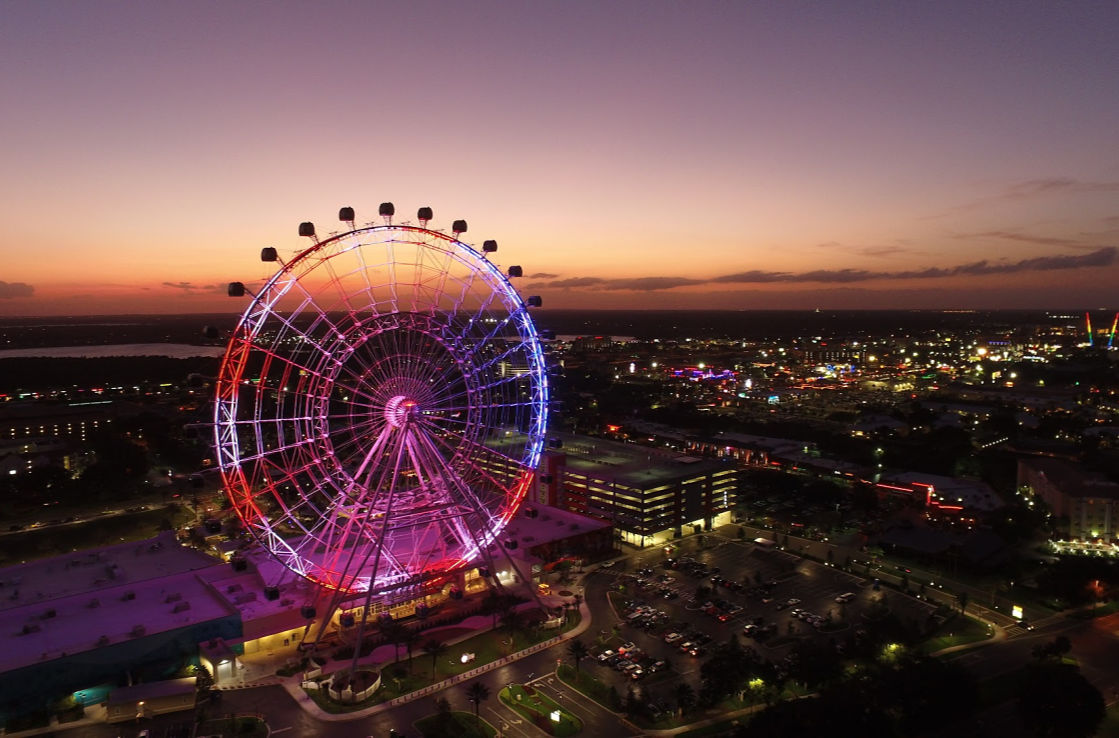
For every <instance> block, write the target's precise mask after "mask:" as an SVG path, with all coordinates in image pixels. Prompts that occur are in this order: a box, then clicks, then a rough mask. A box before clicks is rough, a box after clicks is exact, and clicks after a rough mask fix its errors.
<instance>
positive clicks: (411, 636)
mask: <svg viewBox="0 0 1119 738" xmlns="http://www.w3.org/2000/svg"><path fill="white" fill-rule="evenodd" d="M400 642H401V643H402V644H404V648H405V649H407V651H408V673H409V674H411V673H412V647H413V646H415V645H416V644H417V643H419V642H420V634H419V633H418V632H417V631H415V630H412V629H411V628H406V629H405V630H404V632H403V633H401V634H400Z"/></svg>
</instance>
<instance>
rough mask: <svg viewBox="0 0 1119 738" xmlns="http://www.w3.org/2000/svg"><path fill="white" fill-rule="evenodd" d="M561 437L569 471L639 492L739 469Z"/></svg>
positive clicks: (712, 461) (728, 464) (640, 448)
mask: <svg viewBox="0 0 1119 738" xmlns="http://www.w3.org/2000/svg"><path fill="white" fill-rule="evenodd" d="M560 437H561V438H562V440H563V448H562V449H556V452H557V453H562V454H564V455H565V456H566V467H567V469H568V470H569V471H574V472H577V473H581V474H586V475H588V476H593V477H596V478H599V479H610V480H613V481H616V482H619V483H621V484H624V485H626V486H628V487H633V488H636V489H649V488H652V487H658V486H660V485H663V484H672V483H674V482H679V481H683V480H686V479H692V478H694V477H703V476H707V475H709V474H713V473H715V472H720V471H728V470H733V469H735V468H736V467H735V465H734V464H733V463H731V462H726V461H718V460H715V459H702V458H699V457H696V456H688V455H686V454H679V453H675V452H672V451H668V450H666V449H657V448H652V447H649V446H638V445H636V444H628V443H618V442H616V441H607V440H604V439H601V438H589V437H586V436H560Z"/></svg>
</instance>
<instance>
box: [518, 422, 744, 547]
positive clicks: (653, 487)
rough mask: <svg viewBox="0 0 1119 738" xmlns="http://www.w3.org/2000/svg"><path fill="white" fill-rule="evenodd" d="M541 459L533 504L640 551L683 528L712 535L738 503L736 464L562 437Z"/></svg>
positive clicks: (645, 448)
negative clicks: (580, 518) (583, 521)
mask: <svg viewBox="0 0 1119 738" xmlns="http://www.w3.org/2000/svg"><path fill="white" fill-rule="evenodd" d="M555 442H556V443H557V444H558V447H554V448H552V449H550V450H549V452H548V453H546V454H545V455H544V458H543V459H542V461H541V464H540V471H539V475H538V482H539V489H538V497H537V501H538V502H540V503H543V504H548V505H551V506H553V507H558V508H561V509H564V510H570V511H571V512H575V513H579V514H580V515H586V516H589V517H592V518H598V519H600V520H606V521H609V522H610V523H612V524H613V527H614V530H615V531H616V534H617V536H618V537H619V538H620V539H621V540H623V541H625V542H627V543H631V544H634V545H638V546H644V545H646V544H652V543H654V542H664V541H667V540H671V539H672V538H677V537H679V536H681V535H682V534H683V533H684V529H685V527H686V526H694V529H705V530H706V529H710V528H711V527H712V526H713V525H715V524H716V523H717V522H720V521H717V520H716V519H717V518H719V516H721V515H725V520H726V522H729V521H730V511H731V510H732V509H733V508H734V506H735V504H736V503H737V501H738V494H739V483H740V480H739V467H738V464H736V463H735V462H734V461H723V460H713V459H701V458H698V457H696V456H688V455H684V454H680V453H676V452H672V451H667V450H663V449H658V448H651V447H648V446H637V445H633V444H626V443H616V442H613V441H606V440H603V439H600V438H589V437H585V436H570V435H569V436H561V437H558V438H557V439H556V441H555Z"/></svg>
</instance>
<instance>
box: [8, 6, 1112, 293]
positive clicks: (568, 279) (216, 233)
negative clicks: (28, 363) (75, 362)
mask: <svg viewBox="0 0 1119 738" xmlns="http://www.w3.org/2000/svg"><path fill="white" fill-rule="evenodd" d="M1116 29H1119V3H1117V2H1105V1H1099V2H1075V1H1072V2H1051V1H1050V2H1026V1H1023V2H1018V1H1015V2H1001V1H996V0H982V1H969V2H866V3H863V2H812V3H809V2H777V1H774V2H747V1H745V0H742V1H736V2H730V1H720V2H679V1H674V2H657V1H655V0H645V1H642V2H625V1H612V2H601V1H598V0H594V1H586V2H584V1H582V0H578V1H574V0H569V1H567V2H543V1H541V2H509V1H508V0H504V1H502V2H442V3H438V2H399V3H388V2H383V3H382V2H330V1H325V2H310V1H307V2H284V1H279V2H236V1H233V2H231V1H230V0H214V1H213V2H192V1H185V2H147V1H137V2H114V1H112V0H95V1H92V2H84V1H81V0H71V1H69V2H66V1H62V0H53V1H52V0H38V1H31V0H27V1H23V2H17V1H16V0H0V96H2V97H0V99H2V100H3V104H2V114H0V146H2V149H3V166H2V167H0V217H2V223H3V225H2V228H3V230H2V232H0V250H2V251H0V253H2V255H3V258H2V259H0V315H48V314H106V313H122V312H129V313H144V312H202V311H214V310H222V311H239V310H240V309H241V308H242V307H243V301H237V300H231V299H229V298H226V297H225V296H224V289H225V288H224V285H225V283H227V282H229V281H231V280H241V281H245V282H247V283H250V282H254V281H259V280H260V279H262V278H263V277H265V276H266V275H267V274H268V273H269V269H268V266H269V265H266V264H262V263H261V262H260V261H259V258H258V255H259V251H260V248H261V247H262V246H275V247H277V248H278V249H279V250H280V252H281V254H291V253H294V252H295V251H297V250H300V249H302V248H304V247H305V246H306V245H307V243H306V240H305V239H300V238H299V237H298V235H297V232H296V231H297V226H298V224H299V222H300V221H304V220H311V221H315V222H316V224H317V225H318V227H319V231H320V232H326V231H330V230H335V229H337V228H338V227H339V226H338V222H337V220H336V217H337V212H338V208H339V207H340V206H343V205H350V206H353V207H354V208H355V209H356V210H357V213H358V220H359V222H363V221H370V220H374V219H375V216H376V209H377V205H378V203H379V202H381V201H386V200H391V201H393V202H394V203H395V204H396V207H397V212H398V214H400V215H399V216H398V217H399V218H400V219H408V218H412V217H413V216H414V213H415V211H416V208H418V207H419V206H423V205H430V206H431V207H433V208H434V210H435V220H434V221H433V222H432V226H433V227H437V228H444V229H447V230H449V229H450V225H451V221H452V220H454V219H457V218H465V219H467V220H468V222H469V224H470V229H469V231H468V232H467V233H466V234H465V235H464V240H466V241H468V242H471V243H477V244H480V243H481V241H482V240H483V239H487V238H494V239H497V241H498V242H499V244H500V251H499V252H498V254H497V255H496V256H497V261H499V262H500V263H502V264H505V265H508V264H520V265H522V266H523V267H524V270H525V275H526V276H525V278H524V279H523V280H522V281H521V282H520V284H519V286H521V287H523V288H524V291H525V292H531V293H533V294H540V295H542V296H543V299H544V303H545V306H546V307H553V308H574V307H603V308H636V309H640V308H654V307H656V308H664V307H679V308H705V307H720V308H751V309H753V308H781V309H788V308H816V307H820V308H952V309H956V308H1076V309H1082V308H1108V307H1110V308H1116V307H1119V251H1117V249H1119V44H1117V43H1116V40H1115V38H1116V37H1115V33H1116Z"/></svg>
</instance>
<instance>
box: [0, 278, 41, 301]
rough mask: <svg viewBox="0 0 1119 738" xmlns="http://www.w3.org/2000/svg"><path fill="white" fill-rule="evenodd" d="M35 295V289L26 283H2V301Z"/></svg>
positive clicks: (0, 284) (0, 291)
mask: <svg viewBox="0 0 1119 738" xmlns="http://www.w3.org/2000/svg"><path fill="white" fill-rule="evenodd" d="M33 294H35V288H34V287H32V286H31V285H29V284H27V283H26V282H0V300H11V299H13V298H16V297H31V296H32V295H33Z"/></svg>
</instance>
